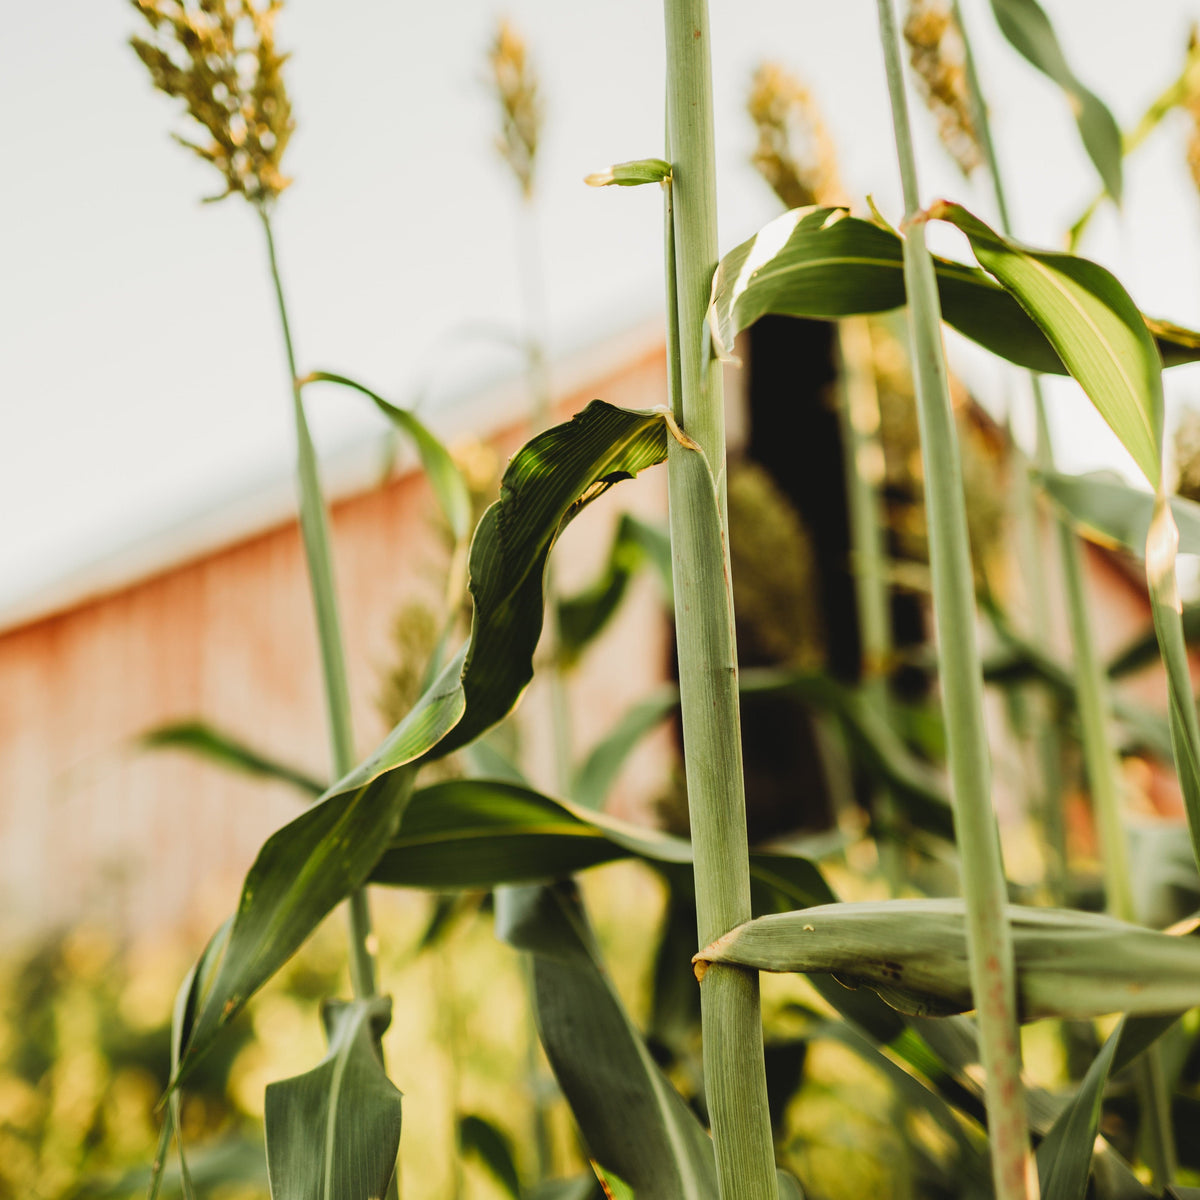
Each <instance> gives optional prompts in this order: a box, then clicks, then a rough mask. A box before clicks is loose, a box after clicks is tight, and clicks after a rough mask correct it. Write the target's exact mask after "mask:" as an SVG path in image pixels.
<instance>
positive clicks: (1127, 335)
mask: <svg viewBox="0 0 1200 1200" xmlns="http://www.w3.org/2000/svg"><path fill="white" fill-rule="evenodd" d="M929 216H930V218H931V219H935V220H942V221H948V222H950V223H951V224H952V225H955V226H957V227H958V228H959V229H961V230H962V232H963V233H965V234H966V236H967V240H968V241H969V242H970V243H971V250H972V252H973V253H974V254H975V257H976V258H977V259H978V260H979V263H980V266H982V267H983V268H984V269H985V270H986V271H987V272H988V273H989V274H991V275H993V276H994V277H995V278H996V279H997V280H999V282H1000V283H1001V284H1002V285H1003V286H1004V287H1005V288H1007V289H1008V290H1009V291H1010V292H1011V293H1012V294H1013V296H1014V297H1015V298H1016V299H1017V300H1018V301H1019V302H1020V305H1021V307H1022V308H1024V309H1025V311H1026V312H1027V313H1029V315H1030V316H1031V317H1032V318H1033V320H1034V321H1036V322H1037V324H1038V326H1039V327H1040V328H1041V330H1042V331H1043V333H1044V334H1045V335H1046V338H1047V339H1048V340H1049V341H1050V343H1051V344H1052V345H1053V347H1054V349H1055V351H1056V352H1057V353H1058V355H1059V357H1060V358H1061V359H1062V361H1063V363H1064V364H1065V365H1066V367H1067V369H1068V371H1069V372H1070V373H1071V375H1072V377H1073V378H1074V379H1075V380H1076V381H1077V382H1078V383H1079V385H1080V386H1081V387H1082V388H1083V390H1084V391H1085V392H1086V393H1087V395H1088V398H1089V399H1090V400H1091V402H1092V403H1093V404H1094V405H1095V406H1096V409H1097V411H1098V412H1099V413H1100V415H1101V416H1102V417H1103V418H1104V419H1105V420H1106V421H1107V422H1108V425H1109V427H1110V428H1111V429H1112V431H1113V432H1114V433H1115V434H1116V435H1117V437H1118V438H1119V439H1120V441H1121V444H1122V445H1123V446H1124V447H1125V449H1126V450H1128V451H1129V453H1130V455H1131V456H1132V457H1133V460H1134V462H1136V463H1137V465H1138V467H1139V468H1140V469H1141V470H1142V472H1143V473H1144V474H1145V476H1146V478H1147V479H1148V480H1149V482H1150V485H1151V486H1152V487H1157V486H1158V484H1159V482H1160V480H1161V477H1162V422H1163V394H1162V360H1161V358H1160V357H1159V353H1158V349H1157V347H1156V346H1155V343H1154V339H1153V337H1151V335H1150V332H1149V330H1148V329H1147V328H1146V322H1145V319H1144V318H1143V317H1142V314H1141V313H1140V312H1138V310H1137V308H1136V307H1135V306H1134V303H1133V301H1132V300H1131V299H1130V298H1129V295H1128V293H1127V292H1126V291H1125V289H1124V288H1123V287H1122V286H1121V285H1120V283H1119V282H1118V281H1117V280H1116V278H1115V277H1114V276H1113V275H1112V274H1111V273H1110V272H1108V271H1106V270H1105V269H1104V268H1103V267H1101V266H1099V265H1098V264H1096V263H1094V262H1090V261H1089V260H1088V259H1086V258H1078V257H1076V256H1075V255H1072V254H1057V253H1050V252H1047V251H1042V250H1030V249H1027V248H1025V247H1023V246H1019V245H1017V244H1016V243H1015V242H1012V241H1009V240H1007V239H1005V238H1002V237H1001V236H1000V235H999V234H998V233H996V232H995V231H994V230H992V229H990V228H989V227H988V226H987V225H985V224H984V223H983V222H982V221H980V220H979V218H978V217H975V216H973V215H972V214H971V213H969V212H967V210H966V209H965V208H963V207H962V206H961V205H958V204H951V203H949V202H947V201H939V202H938V203H936V204H934V205H933V206H932V207H931V208H930V210H929Z"/></svg>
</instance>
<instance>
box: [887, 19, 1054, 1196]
mask: <svg viewBox="0 0 1200 1200" xmlns="http://www.w3.org/2000/svg"><path fill="white" fill-rule="evenodd" d="M877 7H878V13H879V31H880V39H881V41H882V44H883V54H884V62H885V65H886V68H887V81H888V92H889V95H890V97H891V107H892V122H893V126H894V130H895V138H896V150H897V155H898V157H899V160H900V174H901V179H902V181H903V188H904V209H905V230H906V236H905V239H904V279H905V286H906V288H907V291H908V298H909V306H910V331H911V338H912V361H913V367H914V376H915V383H916V392H917V409H918V417H919V423H920V432H921V454H922V459H923V462H924V473H925V507H926V514H927V522H928V526H929V562H930V568H931V570H932V574H933V609H934V619H935V623H936V626H937V639H938V646H939V651H940V659H941V681H942V708H943V713H944V716H945V721H946V741H947V750H948V757H949V761H950V775H951V782H952V788H953V798H954V823H955V833H956V836H957V840H958V847H959V854H960V857H961V860H962V872H961V874H962V887H963V896H964V900H965V902H966V912H967V948H968V958H969V963H970V974H971V992H972V995H973V997H974V1001H975V1007H976V1011H977V1013H978V1019H979V1032H980V1047H981V1050H982V1058H983V1067H984V1070H985V1071H986V1073H987V1091H986V1101H987V1111H988V1132H989V1138H990V1142H991V1153H992V1174H993V1178H994V1180H995V1186H996V1196H997V1200H1025V1198H1026V1197H1030V1196H1036V1195H1037V1190H1038V1185H1037V1174H1036V1171H1035V1170H1034V1167H1033V1157H1032V1155H1031V1154H1030V1150H1029V1129H1028V1125H1027V1123H1026V1117H1025V1104H1024V1095H1023V1089H1022V1084H1021V1042H1020V1035H1019V1030H1018V1026H1017V1014H1016V986H1015V984H1016V972H1015V967H1014V962H1013V946H1012V933H1011V930H1010V928H1009V925H1008V920H1007V917H1006V914H1005V905H1006V903H1007V900H1008V895H1007V887H1006V884H1005V879H1004V866H1003V862H1002V859H1001V855H1000V835H999V830H998V828H997V825H996V815H995V812H994V811H993V809H992V800H991V761H990V756H989V753H988V745H987V734H986V729H985V726H984V718H983V680H982V673H981V671H980V662H979V650H978V647H977V645H976V641H975V592H974V584H973V579H972V572H971V555H970V547H969V545H968V541H967V516H966V506H965V503H964V500H963V488H962V466H961V462H960V460H959V452H958V441H957V437H956V435H955V429H954V420H953V415H952V412H951V408H950V394H949V389H948V386H947V380H946V363H945V357H944V354H943V350H942V334H941V305H940V302H939V299H938V292H937V283H936V280H935V278H934V273H933V261H932V259H931V258H930V255H929V251H928V249H927V247H926V245H925V225H924V221H923V220H922V218H921V205H920V192H919V188H918V184H917V169H916V161H915V157H914V154H913V146H912V133H911V130H910V126H909V119H908V102H907V97H906V95H905V90H904V74H903V67H902V65H901V58H900V39H899V36H898V33H897V30H896V21H895V14H894V13H893V11H892V4H891V0H877Z"/></svg>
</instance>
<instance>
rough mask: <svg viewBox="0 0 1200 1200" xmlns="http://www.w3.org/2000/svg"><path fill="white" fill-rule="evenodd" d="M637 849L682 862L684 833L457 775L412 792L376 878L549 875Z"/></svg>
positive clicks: (469, 879)
mask: <svg viewBox="0 0 1200 1200" xmlns="http://www.w3.org/2000/svg"><path fill="white" fill-rule="evenodd" d="M630 855H636V856H638V857H641V858H645V859H649V860H651V861H656V862H673V863H687V862H690V861H691V856H692V852H691V846H690V845H689V844H688V843H687V842H686V841H684V840H683V839H682V838H677V837H672V836H671V835H670V834H665V833H659V832H657V831H656V830H652V829H644V828H642V827H640V826H635V825H629V824H626V823H625V822H623V821H618V820H616V819H615V818H613V817H608V816H605V815H603V814H600V813H595V812H590V811H587V810H585V809H582V808H577V807H576V806H574V805H571V804H567V803H565V802H564V801H561V800H552V799H551V798H550V797H548V796H543V795H541V794H540V793H538V792H535V791H533V790H532V789H530V788H527V787H522V786H520V785H518V784H510V783H502V782H497V781H495V780H482V779H455V780H449V781H447V782H444V783H437V784H433V785H432V786H430V787H427V788H421V789H420V790H419V791H417V792H415V793H414V794H413V798H412V801H411V802H410V804H409V807H408V810H407V812H406V813H405V816H404V823H403V825H402V826H401V828H400V832H399V833H398V834H397V835H396V836H395V837H394V838H393V839H392V841H391V842H390V844H389V846H388V848H387V850H386V852H385V853H384V855H383V857H382V858H381V859H380V860H379V863H378V864H377V866H376V867H375V870H374V872H373V873H372V876H371V881H372V882H373V883H379V884H385V885H389V886H393V887H424V888H433V889H451V888H493V887H497V886H499V885H500V884H505V883H528V882H531V881H533V880H542V879H554V878H559V877H561V876H564V875H569V874H571V873H573V872H575V871H579V870H583V869H584V868H586V867H591V866H596V865H598V864H600V863H605V862H612V861H613V860H615V859H619V858H627V857H629V856H630Z"/></svg>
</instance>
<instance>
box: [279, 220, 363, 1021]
mask: <svg viewBox="0 0 1200 1200" xmlns="http://www.w3.org/2000/svg"><path fill="white" fill-rule="evenodd" d="M258 214H259V216H260V217H261V218H262V225H263V231H264V233H265V234H266V238H267V257H268V260H269V262H270V266H271V280H272V282H273V283H274V285H275V299H276V301H277V303H278V306H279V324H280V327H281V329H282V331H283V345H284V350H285V351H286V352H287V363H288V371H289V373H290V376H291V384H292V411H293V415H294V416H295V420H296V446H297V460H296V471H297V476H298V479H299V483H300V531H301V534H302V535H303V539H304V554H305V558H306V560H307V562H308V580H309V585H310V587H311V588H312V597H313V608H314V609H315V610H316V617H317V638H318V641H319V642H320V647H321V669H322V672H323V674H324V679H325V707H326V713H327V716H328V723H329V743H330V752H331V757H332V759H333V773H334V776H335V777H336V778H339V779H340V778H341V777H342V776H343V775H345V774H347V773H348V772H349V771H350V770H351V769H352V768H353V767H354V734H353V731H352V729H351V725H350V687H349V684H348V683H347V677H346V657H345V654H344V652H343V650H342V631H341V623H340V621H339V619H338V609H337V596H336V595H335V593H334V587H333V556H332V554H331V553H330V549H329V526H328V522H327V519H326V516H325V502H324V499H323V498H322V495H321V480H320V476H319V474H318V471H317V455H316V451H315V450H314V449H313V442H312V436H311V435H310V433H309V431H308V421H307V420H306V419H305V416H304V403H303V400H302V398H301V394H300V382H299V380H300V376H299V373H298V372H297V370H296V353H295V349H294V348H293V346H292V331H291V326H290V324H289V322H288V313H287V304H286V302H285V301H284V298H283V283H282V281H281V279H280V277H279V262H278V259H277V258H276V255H275V237H274V234H273V233H272V230H271V219H270V216H269V214H268V213H267V210H266V209H265V208H263V207H259V209H258ZM349 907H350V980H351V984H352V985H353V988H354V994H355V996H357V997H358V998H360V999H365V998H367V997H370V996H373V995H375V991H376V983H375V952H374V943H375V935H374V933H373V932H372V930H371V910H370V906H369V904H368V902H367V896H366V892H365V891H364V890H360V891H358V892H355V894H354V895H353V896H351V897H350V904H349Z"/></svg>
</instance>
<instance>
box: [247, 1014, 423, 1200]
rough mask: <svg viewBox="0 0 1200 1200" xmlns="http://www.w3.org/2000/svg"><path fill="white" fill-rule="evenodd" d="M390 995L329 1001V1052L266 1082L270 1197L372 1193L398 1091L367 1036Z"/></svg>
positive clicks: (380, 1181)
mask: <svg viewBox="0 0 1200 1200" xmlns="http://www.w3.org/2000/svg"><path fill="white" fill-rule="evenodd" d="M391 1014H392V1002H391V1000H390V999H388V998H387V997H382V996H376V997H373V998H372V999H370V1000H354V1001H352V1002H349V1003H343V1002H341V1001H329V1002H327V1003H326V1005H325V1009H324V1012H323V1013H322V1016H323V1018H324V1021H325V1032H326V1036H327V1038H328V1041H329V1053H328V1054H327V1055H326V1056H325V1058H324V1059H322V1060H321V1062H320V1064H319V1065H318V1066H316V1067H314V1068H313V1069H312V1070H311V1071H308V1072H306V1073H305V1074H303V1075H297V1076H296V1077H295V1078H293V1079H284V1080H281V1081H280V1082H278V1083H272V1084H269V1085H268V1086H267V1097H266V1109H265V1112H264V1124H265V1126H266V1133H267V1173H268V1175H269V1177H270V1181H271V1197H272V1200H378V1198H379V1197H381V1196H383V1194H384V1192H386V1190H387V1186H388V1182H389V1180H390V1179H391V1177H392V1173H393V1171H395V1169H396V1154H397V1152H398V1151H399V1149H400V1102H401V1098H400V1092H399V1090H398V1089H397V1088H396V1087H395V1085H394V1084H393V1083H392V1081H391V1080H390V1079H388V1077H387V1074H386V1073H385V1071H384V1069H383V1064H382V1063H381V1062H380V1061H379V1054H378V1053H377V1051H376V1049H375V1043H376V1041H377V1040H378V1038H379V1037H380V1035H381V1034H382V1033H383V1031H384V1030H385V1029H386V1028H387V1026H388V1023H389V1022H390V1021H391Z"/></svg>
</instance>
